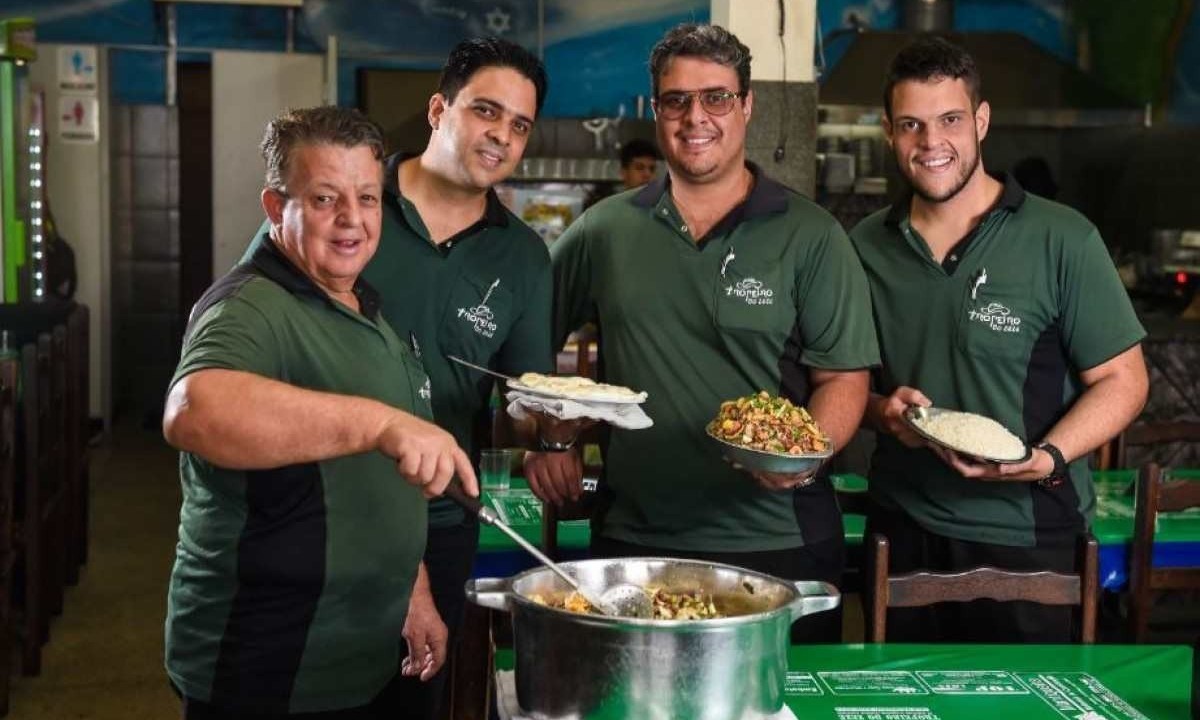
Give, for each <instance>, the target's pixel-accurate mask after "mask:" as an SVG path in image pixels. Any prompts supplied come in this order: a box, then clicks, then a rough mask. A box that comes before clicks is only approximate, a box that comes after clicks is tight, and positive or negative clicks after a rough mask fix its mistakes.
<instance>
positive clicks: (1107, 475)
mask: <svg viewBox="0 0 1200 720" xmlns="http://www.w3.org/2000/svg"><path fill="white" fill-rule="evenodd" d="M1175 474H1176V475H1177V476H1178V477H1185V478H1191V479H1200V470H1178V471H1175ZM1135 475H1136V471H1134V470H1107V471H1098V472H1096V473H1095V478H1096V487H1097V490H1098V495H1099V503H1098V507H1097V510H1096V521H1095V524H1094V525H1093V529H1092V532H1093V533H1094V534H1095V535H1096V538H1097V539H1098V540H1099V541H1100V544H1101V545H1124V544H1127V543H1129V541H1130V540H1131V539H1132V538H1133V493H1132V486H1133V480H1134V477H1135ZM833 482H834V485H835V487H837V488H838V489H839V490H842V491H848V492H861V491H865V490H866V487H867V480H866V478H864V477H861V476H859V475H834V476H833ZM485 495H486V497H487V500H488V501H489V502H490V503H491V504H492V506H493V507H495V508H496V509H497V511H501V517H502V518H503V517H508V518H509V520H511V521H512V522H511V524H512V525H513V526H514V527H515V528H517V530H518V532H520V533H521V535H522V536H523V537H525V538H526V539H528V540H530V541H532V542H538V541H540V540H541V522H542V514H541V513H542V511H541V506H540V504H539V503H538V501H537V498H535V497H534V496H533V493H531V492H530V491H529V486H528V485H526V484H525V481H524V480H523V479H522V478H513V479H512V489H511V490H510V491H509V492H508V493H506V494H503V495H491V494H485ZM502 509H503V511H502ZM505 512H507V515H506V514H505ZM842 522H843V525H844V527H845V530H846V541H847V542H848V543H850V544H851V545H858V544H861V543H862V534H863V524H864V522H863V518H862V516H861V515H846V516H844V517H843V519H842ZM589 537H590V535H589V532H588V527H587V522H586V521H583V520H573V521H569V522H563V523H560V524H559V530H558V542H559V546H560V547H562V548H564V549H583V548H586V547H587V545H588V541H589ZM1157 541H1158V542H1160V543H1173V542H1187V543H1190V542H1200V512H1194V511H1193V512H1185V513H1168V514H1163V515H1161V516H1160V517H1159V521H1158V533H1157ZM514 548H515V544H514V543H513V542H512V541H511V540H509V539H508V538H507V537H505V536H504V535H503V534H502V533H501V532H500V531H499V530H496V529H495V528H487V527H485V528H483V531H482V533H481V536H480V550H481V551H483V552H496V551H504V550H511V549H514Z"/></svg>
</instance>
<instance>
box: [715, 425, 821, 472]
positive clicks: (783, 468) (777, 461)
mask: <svg viewBox="0 0 1200 720" xmlns="http://www.w3.org/2000/svg"><path fill="white" fill-rule="evenodd" d="M704 432H706V433H708V436H709V437H710V438H712V439H713V440H714V441H715V442H716V443H717V444H718V445H720V447H721V454H722V455H723V456H724V457H725V459H726V460H728V461H729V462H731V463H734V464H735V465H741V466H742V467H743V468H745V469H747V470H761V471H763V472H773V473H788V474H794V473H802V472H808V471H809V470H815V469H816V468H817V467H819V466H820V464H821V463H823V462H825V461H826V460H828V459H829V458H831V457H833V443H832V442H830V443H829V446H828V447H827V448H826V449H825V450H824V451H822V452H819V453H806V454H804V455H789V454H788V453H776V452H768V451H766V450H755V449H753V448H748V447H742V446H741V445H736V444H734V443H731V442H729V441H728V440H724V439H722V438H719V437H717V436H716V435H713V434H712V433H711V432H709V431H708V430H707V429H705V431H704Z"/></svg>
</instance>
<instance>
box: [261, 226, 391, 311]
mask: <svg viewBox="0 0 1200 720" xmlns="http://www.w3.org/2000/svg"><path fill="white" fill-rule="evenodd" d="M250 262H251V264H253V265H254V268H255V269H256V270H258V272H259V273H260V274H261V275H262V276H263V277H266V278H267V279H269V280H272V281H274V282H276V283H278V284H279V286H280V287H282V288H283V289H284V290H287V291H288V292H290V293H292V294H293V295H300V294H309V295H315V296H317V297H320V298H322V299H323V300H325V301H326V302H328V303H329V304H331V305H332V304H333V299H332V298H330V297H329V295H327V294H326V293H325V291H324V290H322V289H321V288H320V287H318V286H317V284H316V283H314V282H313V281H312V278H310V277H309V276H307V275H305V274H304V272H303V271H302V270H301V269H300V268H298V267H296V264H295V263H293V262H292V261H291V260H290V259H289V258H288V257H287V256H286V255H284V254H283V251H282V250H280V249H279V247H278V246H277V245H276V244H275V241H274V240H272V239H271V234H270V233H264V237H263V241H262V243H261V244H260V245H259V246H258V249H257V250H255V251H254V255H253V256H252V257H251V258H250ZM354 296H355V297H357V298H358V304H359V307H360V309H361V311H362V314H363V317H368V318H371V319H372V320H373V319H375V316H376V315H378V314H379V293H378V292H377V291H376V290H375V288H373V287H371V285H370V283H368V282H367V281H366V280H363V279H362V276H359V277H358V278H357V279H355V281H354Z"/></svg>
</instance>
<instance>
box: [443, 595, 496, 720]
mask: <svg viewBox="0 0 1200 720" xmlns="http://www.w3.org/2000/svg"><path fill="white" fill-rule="evenodd" d="M493 620H494V613H493V611H492V610H489V609H488V608H484V607H480V606H478V605H475V604H474V603H467V606H466V609H465V614H464V616H463V625H462V629H461V631H460V640H459V646H458V652H457V653H455V658H454V668H453V673H452V675H451V679H450V682H451V684H452V687H453V691H452V695H451V711H452V713H453V715H452V716H453V717H454V718H457V720H487V717H488V713H489V707H490V705H491V693H490V692H489V691H490V689H491V674H492V622H493Z"/></svg>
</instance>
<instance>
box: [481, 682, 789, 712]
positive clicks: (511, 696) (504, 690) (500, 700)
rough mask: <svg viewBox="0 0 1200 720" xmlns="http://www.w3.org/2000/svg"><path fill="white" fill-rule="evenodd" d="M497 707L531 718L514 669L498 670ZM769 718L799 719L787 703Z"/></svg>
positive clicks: (500, 709) (501, 710)
mask: <svg viewBox="0 0 1200 720" xmlns="http://www.w3.org/2000/svg"><path fill="white" fill-rule="evenodd" d="M496 709H497V710H499V711H500V713H499V714H500V720H530V718H531V716H530V715H525V714H523V712H522V711H521V706H520V705H518V704H517V676H516V675H515V674H514V673H513V671H512V670H497V671H496ZM562 720H579V715H571V716H569V717H566V718H563V719H562ZM769 720H797V718H796V713H794V712H792V709H791V708H789V707H788V706H787V705H784V706H783V709H782V710H780V711H779V712H777V713H775V714H774V715H771V716H769Z"/></svg>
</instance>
